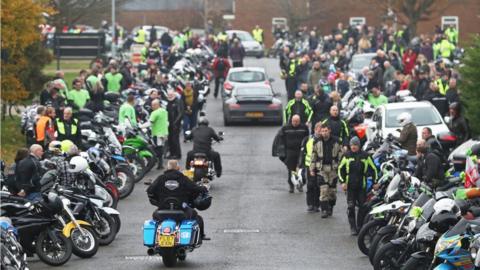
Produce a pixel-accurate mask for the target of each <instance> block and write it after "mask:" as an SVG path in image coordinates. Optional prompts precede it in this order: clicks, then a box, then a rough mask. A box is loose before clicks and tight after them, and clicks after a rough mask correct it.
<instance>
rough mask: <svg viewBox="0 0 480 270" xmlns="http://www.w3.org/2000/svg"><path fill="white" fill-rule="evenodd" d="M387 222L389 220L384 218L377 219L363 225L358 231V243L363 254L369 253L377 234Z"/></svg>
mask: <svg viewBox="0 0 480 270" xmlns="http://www.w3.org/2000/svg"><path fill="white" fill-rule="evenodd" d="M386 224H387V222H386V221H385V220H383V219H375V220H372V221H370V222H368V223H366V224H364V225H363V226H362V229H361V230H360V232H359V233H358V237H357V244H358V248H359V249H360V251H361V252H362V253H363V254H365V255H368V252H369V250H370V247H371V244H372V241H373V238H374V237H375V234H376V233H377V231H378V230H379V229H380V228H381V227H383V226H385V225H386Z"/></svg>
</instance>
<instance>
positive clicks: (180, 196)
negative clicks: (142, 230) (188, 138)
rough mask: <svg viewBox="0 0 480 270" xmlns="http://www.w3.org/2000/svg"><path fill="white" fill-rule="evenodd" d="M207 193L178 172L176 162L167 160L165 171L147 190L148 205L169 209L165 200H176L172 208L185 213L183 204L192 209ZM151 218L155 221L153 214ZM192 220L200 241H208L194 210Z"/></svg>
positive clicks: (199, 217) (201, 221)
mask: <svg viewBox="0 0 480 270" xmlns="http://www.w3.org/2000/svg"><path fill="white" fill-rule="evenodd" d="M207 192H208V190H207V188H205V187H204V186H199V185H196V184H195V183H193V182H192V181H190V179H188V177H186V176H185V175H183V174H182V173H181V172H180V167H179V165H178V161H177V160H169V161H168V162H167V170H166V171H165V172H164V173H163V174H162V175H160V176H159V177H158V178H157V179H155V181H153V183H152V184H151V185H150V186H149V187H148V189H147V194H148V198H149V199H150V203H152V204H153V205H155V206H157V207H158V209H159V210H161V209H170V208H171V206H170V204H169V203H167V202H166V199H168V198H176V199H177V200H178V204H177V205H174V207H175V208H176V209H181V210H184V211H187V210H188V209H189V208H187V209H186V208H185V207H184V204H187V205H189V207H194V200H195V199H196V198H198V196H199V195H200V194H203V193H207ZM153 218H154V219H155V213H154V215H153ZM192 218H194V219H196V220H197V221H198V224H199V226H200V235H201V237H202V240H210V239H209V238H207V237H206V235H205V228H204V223H203V219H202V217H201V216H200V215H198V213H197V212H196V211H195V210H193V211H192Z"/></svg>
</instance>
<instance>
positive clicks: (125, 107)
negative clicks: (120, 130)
mask: <svg viewBox="0 0 480 270" xmlns="http://www.w3.org/2000/svg"><path fill="white" fill-rule="evenodd" d="M134 105H135V96H134V95H128V97H127V101H126V102H125V103H123V104H122V106H120V110H119V112H118V123H119V124H122V125H124V124H125V120H126V119H128V120H129V121H130V124H131V125H132V126H137V116H136V113H135V108H134V107H133V106H134Z"/></svg>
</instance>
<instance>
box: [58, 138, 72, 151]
mask: <svg viewBox="0 0 480 270" xmlns="http://www.w3.org/2000/svg"><path fill="white" fill-rule="evenodd" d="M72 145H75V144H74V143H73V142H72V141H70V140H63V141H62V142H61V143H60V149H61V150H62V152H64V153H67V152H69V150H70V147H72Z"/></svg>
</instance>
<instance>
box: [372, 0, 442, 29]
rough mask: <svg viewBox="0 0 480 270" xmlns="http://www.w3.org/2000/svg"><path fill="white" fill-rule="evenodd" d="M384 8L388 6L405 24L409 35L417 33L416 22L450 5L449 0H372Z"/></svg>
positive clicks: (426, 18)
mask: <svg viewBox="0 0 480 270" xmlns="http://www.w3.org/2000/svg"><path fill="white" fill-rule="evenodd" d="M372 2H373V3H374V4H377V5H380V6H381V7H382V8H383V9H384V10H388V9H389V8H390V9H391V10H392V11H393V12H395V14H397V16H399V17H400V18H399V19H400V21H403V22H405V24H407V26H408V29H409V30H410V34H411V36H412V37H413V36H415V35H416V33H417V24H418V22H420V21H423V20H428V19H430V17H431V16H432V14H434V13H442V11H445V10H446V9H447V8H448V7H449V6H450V5H449V4H450V3H449V2H450V1H449V0H373V1H372Z"/></svg>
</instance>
